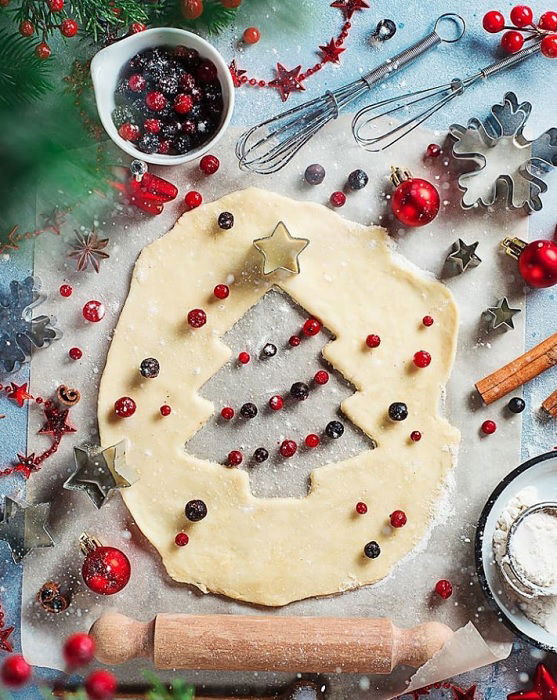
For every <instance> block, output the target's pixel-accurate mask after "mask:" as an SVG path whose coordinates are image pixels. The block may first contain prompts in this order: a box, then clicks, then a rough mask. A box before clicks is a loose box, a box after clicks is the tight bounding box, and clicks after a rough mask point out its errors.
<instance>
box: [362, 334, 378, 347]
mask: <svg viewBox="0 0 557 700" xmlns="http://www.w3.org/2000/svg"><path fill="white" fill-rule="evenodd" d="M366 345H367V346H368V348H378V347H379V346H380V345H381V338H380V337H379V336H378V335H375V333H371V334H370V335H368V336H367V338H366Z"/></svg>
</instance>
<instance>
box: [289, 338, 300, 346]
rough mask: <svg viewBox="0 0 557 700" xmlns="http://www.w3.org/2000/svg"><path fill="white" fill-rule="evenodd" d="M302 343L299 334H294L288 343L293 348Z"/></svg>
mask: <svg viewBox="0 0 557 700" xmlns="http://www.w3.org/2000/svg"><path fill="white" fill-rule="evenodd" d="M300 343H301V339H300V336H298V335H293V336H291V337H290V338H289V339H288V344H289V345H290V346H291V347H293V348H297V347H298V345H299V344H300Z"/></svg>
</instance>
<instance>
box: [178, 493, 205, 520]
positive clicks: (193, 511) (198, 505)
mask: <svg viewBox="0 0 557 700" xmlns="http://www.w3.org/2000/svg"><path fill="white" fill-rule="evenodd" d="M184 511H185V513H186V518H187V519H188V520H191V522H192V523H197V522H199V521H200V520H203V518H204V517H205V516H206V515H207V506H206V505H205V503H204V502H203V501H202V500H200V499H199V498H196V499H195V500H193V501H188V502H187V503H186V507H185V509H184Z"/></svg>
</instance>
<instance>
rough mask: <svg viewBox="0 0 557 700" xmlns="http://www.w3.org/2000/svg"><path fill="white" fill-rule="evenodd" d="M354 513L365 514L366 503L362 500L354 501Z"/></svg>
mask: <svg viewBox="0 0 557 700" xmlns="http://www.w3.org/2000/svg"><path fill="white" fill-rule="evenodd" d="M356 513H358V515H365V514H366V513H367V505H366V504H365V503H364V502H363V501H359V502H358V503H356Z"/></svg>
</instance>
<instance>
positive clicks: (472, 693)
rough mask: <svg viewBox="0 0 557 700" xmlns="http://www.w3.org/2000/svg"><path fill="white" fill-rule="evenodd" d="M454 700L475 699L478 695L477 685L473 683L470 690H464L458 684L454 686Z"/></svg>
mask: <svg viewBox="0 0 557 700" xmlns="http://www.w3.org/2000/svg"><path fill="white" fill-rule="evenodd" d="M452 691H453V695H454V700H474V699H475V697H476V686H475V685H472V686H470V688H468V690H462V688H459V687H458V686H456V685H453V687H452Z"/></svg>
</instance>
